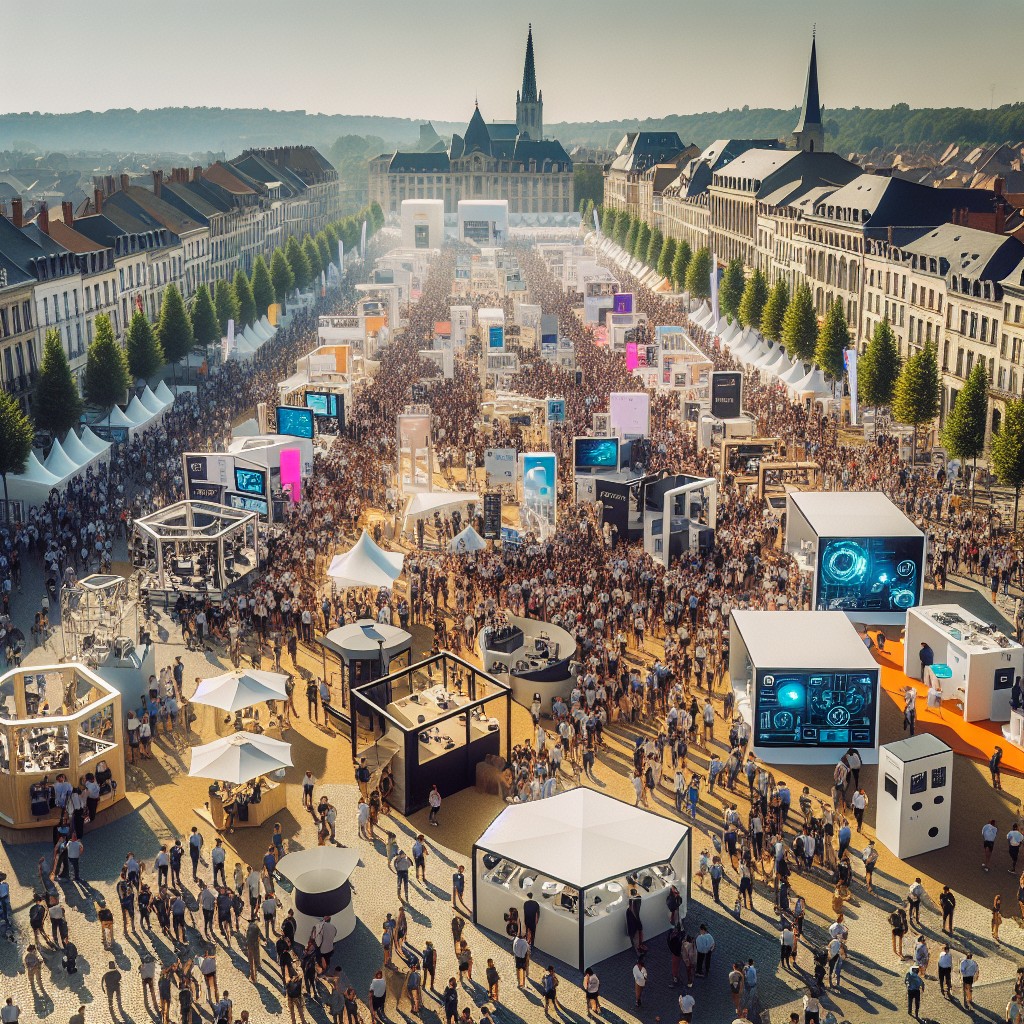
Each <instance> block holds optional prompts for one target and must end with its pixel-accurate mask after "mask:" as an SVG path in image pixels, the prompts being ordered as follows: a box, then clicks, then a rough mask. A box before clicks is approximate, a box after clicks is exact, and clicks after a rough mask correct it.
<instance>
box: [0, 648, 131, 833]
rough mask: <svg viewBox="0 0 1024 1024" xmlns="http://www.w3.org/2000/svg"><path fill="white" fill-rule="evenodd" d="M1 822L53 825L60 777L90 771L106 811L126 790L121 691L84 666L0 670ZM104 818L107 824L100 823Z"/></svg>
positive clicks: (73, 780) (72, 779) (71, 778)
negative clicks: (0, 709)
mask: <svg viewBox="0 0 1024 1024" xmlns="http://www.w3.org/2000/svg"><path fill="white" fill-rule="evenodd" d="M0 705H2V708H3V710H2V712H0V825H4V826H7V827H8V828H15V829H24V828H36V827H38V826H41V825H55V824H56V823H57V821H58V819H59V818H60V810H59V809H58V808H57V807H56V806H55V804H54V800H53V797H54V791H53V784H54V782H55V781H56V778H57V776H58V775H61V774H63V775H65V776H67V779H68V781H69V782H70V783H71V784H72V785H76V784H77V782H78V780H79V779H80V778H82V777H83V776H84V775H86V774H88V773H90V772H91V773H92V774H93V775H95V777H96V781H97V782H98V783H99V787H100V802H99V809H100V810H101V811H102V810H104V809H106V808H107V807H110V806H112V805H113V804H115V803H116V802H117V801H118V800H120V799H121V798H122V797H123V796H124V795H125V794H124V739H123V732H124V724H123V723H124V719H123V718H122V715H121V694H120V693H118V692H117V690H115V689H114V688H113V687H112V686H110V685H109V684H107V683H106V682H104V681H103V679H102V678H100V676H99V675H97V673H95V672H94V671H92V670H91V669H89V668H87V667H86V666H84V665H79V664H74V663H65V664H62V665H33V666H32V668H30V669H15V670H13V671H11V672H6V673H5V674H4V675H2V676H0ZM101 824H102V822H101Z"/></svg>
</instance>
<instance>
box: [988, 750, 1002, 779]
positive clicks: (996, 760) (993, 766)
mask: <svg viewBox="0 0 1024 1024" xmlns="http://www.w3.org/2000/svg"><path fill="white" fill-rule="evenodd" d="M1002 761H1003V748H1002V747H996V748H995V750H993V751H992V756H991V757H990V758H989V759H988V770H989V773H990V774H991V776H992V788H993V789H1002V788H1003V780H1002V776H1001V775H1000V771H999V766H1000V765H1001V764H1002Z"/></svg>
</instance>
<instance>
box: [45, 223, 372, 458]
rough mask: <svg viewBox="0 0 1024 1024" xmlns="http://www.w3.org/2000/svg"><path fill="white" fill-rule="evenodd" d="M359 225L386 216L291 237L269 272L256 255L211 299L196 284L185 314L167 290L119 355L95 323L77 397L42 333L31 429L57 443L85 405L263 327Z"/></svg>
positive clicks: (108, 332) (115, 399) (350, 242)
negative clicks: (231, 326)
mask: <svg viewBox="0 0 1024 1024" xmlns="http://www.w3.org/2000/svg"><path fill="white" fill-rule="evenodd" d="M364 220H365V221H366V222H367V227H366V232H367V235H368V236H370V235H371V234H373V233H376V232H377V231H379V230H380V228H381V226H382V225H383V223H384V214H383V211H382V210H381V208H380V206H379V205H378V204H377V203H374V204H373V205H372V206H369V207H367V208H366V209H365V210H363V211H361V212H360V213H359V214H357V215H356V216H355V217H346V218H344V219H343V220H340V221H335V222H333V223H331V224H328V225H327V226H326V227H325V228H324V229H323V230H322V231H320V232H318V233H317V235H316V236H315V237H313V236H311V235H308V234H307V235H306V237H305V238H304V239H303V240H302V241H301V242H300V241H299V240H298V238H296V237H295V236H294V235H292V236H290V237H289V238H288V241H287V242H286V243H285V246H284V248H280V247H278V248H276V249H275V250H274V252H273V253H272V254H271V257H270V264H269V266H268V264H267V262H266V260H265V259H264V258H263V256H262V255H260V256H257V257H256V260H255V262H254V263H253V268H252V278H251V279H250V278H249V277H248V275H247V274H246V273H245V271H244V270H241V269H240V270H238V271H236V273H235V276H234V280H232V281H226V280H222V281H218V282H217V283H216V285H214V288H213V291H212V293H211V291H210V289H209V288H208V287H207V286H206V285H205V284H201V285H200V286H199V287H198V288H197V289H196V293H195V295H194V296H193V298H192V302H191V306H189V307H187V306H186V304H185V301H184V299H183V298H182V295H181V292H180V291H179V290H178V289H177V287H176V286H175V285H173V284H170V285H168V286H167V288H166V289H165V290H164V295H163V300H162V302H161V304H160V314H159V317H158V318H157V322H156V324H151V323H150V322H149V320H148V319H147V317H146V315H145V314H144V313H143V312H142V311H141V310H136V312H135V313H134V314H133V316H132V318H131V320H130V321H129V323H128V329H127V330H126V331H125V337H124V347H123V348H122V346H121V345H119V344H118V343H117V339H116V338H115V337H114V329H113V325H112V324H111V322H110V318H109V317H107V316H104V315H101V316H98V317H96V322H95V329H94V336H93V341H92V343H91V344H90V346H89V351H88V353H87V356H86V364H85V374H84V376H83V378H82V389H81V393H80V392H79V389H78V387H77V386H76V384H75V379H74V375H73V374H72V372H71V367H70V365H69V363H68V358H67V355H66V353H65V351H64V346H63V345H62V344H61V339H60V333H59V332H58V331H56V330H51V331H48V332H47V335H46V340H45V343H44V346H43V359H42V363H41V365H40V370H39V377H38V379H37V380H36V386H35V393H34V395H33V402H32V414H33V418H34V420H35V424H36V427H37V428H38V429H40V430H45V431H48V432H49V433H50V434H52V435H53V436H54V437H57V436H61V437H62V436H63V435H64V434H66V433H67V431H68V430H70V429H71V428H72V427H74V426H76V425H77V424H78V422H79V420H80V418H81V415H82V411H83V408H84V405H85V404H88V405H92V406H96V407H98V408H101V409H108V408H110V407H111V406H113V405H116V404H118V403H120V402H122V401H124V399H125V395H126V393H127V391H128V388H129V387H130V386H131V383H132V381H133V380H150V379H151V378H153V377H155V376H156V375H157V374H158V373H159V372H160V370H161V369H163V367H164V366H165V365H166V364H167V363H171V365H172V367H173V368H174V373H175V380H177V366H178V363H179V362H180V361H181V360H182V359H184V358H185V357H186V356H187V355H188V354H189V353H190V352H192V351H193V350H201V351H204V352H205V351H206V350H207V349H208V348H209V346H210V345H214V344H216V343H217V342H219V341H220V339H221V338H223V337H225V336H226V334H227V331H228V321H229V320H233V321H234V322H235V324H236V325H237V326H238V329H239V331H241V329H242V328H243V327H244V326H245V325H247V324H252V323H255V322H256V321H257V320H260V319H262V318H263V317H264V316H265V315H266V313H267V311H268V310H269V308H270V307H271V306H272V305H274V303H280V304H281V307H282V309H284V308H286V303H287V299H288V296H289V295H290V294H291V292H292V291H293V290H294V289H296V288H297V289H299V290H300V291H302V290H304V289H306V288H308V287H310V286H315V284H316V283H317V282H318V281H319V280H320V275H321V273H326V272H327V269H328V268H329V267H330V265H331V264H332V263H335V262H336V260H337V252H338V242H339V241H341V242H342V243H343V245H344V246H345V248H346V249H352V250H354V249H355V248H356V246H358V244H359V238H360V234H361V232H362V224H363V221H364ZM26 458H27V455H26Z"/></svg>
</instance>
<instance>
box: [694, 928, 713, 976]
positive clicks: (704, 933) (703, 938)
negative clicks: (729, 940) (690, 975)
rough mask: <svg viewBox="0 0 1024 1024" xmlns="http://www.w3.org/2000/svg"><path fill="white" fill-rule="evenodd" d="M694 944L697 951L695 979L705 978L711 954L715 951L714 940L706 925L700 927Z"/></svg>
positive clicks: (709, 968)
mask: <svg viewBox="0 0 1024 1024" xmlns="http://www.w3.org/2000/svg"><path fill="white" fill-rule="evenodd" d="M694 944H695V946H696V949H697V972H696V973H697V977H698V978H706V977H707V976H708V974H709V973H710V971H711V954H712V953H714V951H715V938H714V936H713V935H712V934H711V932H709V931H708V926H707V925H706V924H702V925H701V926H700V929H699V931H698V933H697V938H696V940H695V943H694Z"/></svg>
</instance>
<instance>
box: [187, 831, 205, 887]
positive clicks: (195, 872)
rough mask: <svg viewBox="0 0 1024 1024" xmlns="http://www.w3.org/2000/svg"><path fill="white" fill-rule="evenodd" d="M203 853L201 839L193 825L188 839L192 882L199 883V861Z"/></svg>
mask: <svg viewBox="0 0 1024 1024" xmlns="http://www.w3.org/2000/svg"><path fill="white" fill-rule="evenodd" d="M202 852H203V837H202V836H201V835H200V834H199V829H198V828H197V827H196V826H195V825H193V826H192V833H191V835H190V836H189V837H188V855H189V858H190V859H191V861H192V881H193V882H198V881H199V860H200V858H201V857H202Z"/></svg>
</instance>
